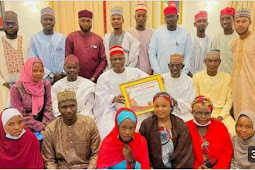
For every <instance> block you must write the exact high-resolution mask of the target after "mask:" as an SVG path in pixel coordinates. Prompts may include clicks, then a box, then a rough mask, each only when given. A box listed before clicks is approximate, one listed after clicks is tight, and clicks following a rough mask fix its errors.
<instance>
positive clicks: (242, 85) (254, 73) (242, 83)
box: [231, 8, 255, 117]
mask: <svg viewBox="0 0 255 170" xmlns="http://www.w3.org/2000/svg"><path fill="white" fill-rule="evenodd" d="M251 22H252V21H251V12H250V10H249V9H246V8H241V9H239V10H238V11H237V12H236V15H235V19H234V25H235V30H236V32H237V33H238V34H239V37H238V38H237V39H235V40H234V41H233V42H232V44H231V49H232V52H233V56H234V58H233V74H232V75H233V100H234V114H235V117H237V115H238V114H239V113H240V112H241V111H243V110H252V111H255V67H254V66H255V35H254V34H253V33H251V31H250V30H249V26H250V25H251Z"/></svg>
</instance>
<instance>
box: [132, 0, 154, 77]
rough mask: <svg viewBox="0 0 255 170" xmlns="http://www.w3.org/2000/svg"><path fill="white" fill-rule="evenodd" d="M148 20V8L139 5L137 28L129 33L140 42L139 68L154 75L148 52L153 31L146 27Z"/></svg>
mask: <svg viewBox="0 0 255 170" xmlns="http://www.w3.org/2000/svg"><path fill="white" fill-rule="evenodd" d="M146 20H147V6H146V5H145V4H137V5H136V11H135V21H136V27H133V28H131V29H130V30H129V32H130V33H131V34H132V35H133V36H134V37H135V38H136V39H138V40H139V42H140V53H139V59H138V64H137V68H139V69H140V70H142V71H143V72H145V73H148V74H149V75H152V74H153V71H152V69H151V65H150V60H149V53H148V50H149V44H150V40H151V36H152V34H153V30H152V29H151V28H147V27H145V26H146Z"/></svg>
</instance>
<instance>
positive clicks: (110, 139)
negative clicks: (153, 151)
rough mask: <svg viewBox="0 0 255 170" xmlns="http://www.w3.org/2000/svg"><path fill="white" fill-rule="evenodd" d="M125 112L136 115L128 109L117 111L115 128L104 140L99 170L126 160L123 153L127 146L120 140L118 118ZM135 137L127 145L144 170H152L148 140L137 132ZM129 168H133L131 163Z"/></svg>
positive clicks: (98, 164) (128, 165) (98, 160)
mask: <svg viewBox="0 0 255 170" xmlns="http://www.w3.org/2000/svg"><path fill="white" fill-rule="evenodd" d="M124 110H128V111H130V112H132V113H133V114H134V115H135V113H134V111H133V110H131V109H128V108H120V109H119V110H118V111H117V113H116V115H115V127H114V128H113V130H112V131H111V132H110V134H109V135H108V136H106V138H105V139H104V140H103V142H102V145H101V147H100V150H99V154H98V159H97V168H99V169H104V168H109V167H111V166H114V165H116V164H118V163H120V162H121V161H123V160H125V157H124V155H123V153H122V150H123V148H124V146H125V144H124V143H123V142H122V141H120V140H119V126H118V124H117V116H118V115H119V114H120V113H121V112H122V111H124ZM135 116H136V115H135ZM136 124H137V121H136ZM133 137H134V140H133V141H131V142H129V143H128V144H127V145H128V146H129V147H130V148H131V150H132V155H133V157H134V159H135V160H136V161H138V162H139V163H140V164H141V168H142V169H150V161H149V153H148V147H147V142H146V139H145V138H144V137H143V136H142V135H141V134H140V133H136V132H135V133H134V135H133ZM127 168H128V169H130V168H131V166H130V164H129V163H127Z"/></svg>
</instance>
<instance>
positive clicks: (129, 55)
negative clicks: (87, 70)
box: [104, 6, 140, 69]
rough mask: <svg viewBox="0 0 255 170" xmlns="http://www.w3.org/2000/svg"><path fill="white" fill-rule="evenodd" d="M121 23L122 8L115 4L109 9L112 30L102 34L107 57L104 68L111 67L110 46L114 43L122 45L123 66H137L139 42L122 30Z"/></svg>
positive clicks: (122, 21) (122, 20)
mask: <svg viewBox="0 0 255 170" xmlns="http://www.w3.org/2000/svg"><path fill="white" fill-rule="evenodd" d="M123 23H124V19H123V15H122V8H121V7H119V6H116V7H114V8H113V9H112V10H111V24H112V27H113V29H114V31H113V32H112V33H108V34H106V35H105V36H104V46H105V55H106V59H107V67H106V69H110V68H112V66H111V61H110V48H111V47H112V46H115V45H119V46H122V47H123V49H124V55H125V67H137V63H138V57H139V52H140V42H139V41H138V40H137V39H136V38H135V37H134V36H132V34H130V33H129V32H127V31H123V30H122V25H123Z"/></svg>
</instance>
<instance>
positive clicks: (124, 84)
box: [119, 74, 165, 116]
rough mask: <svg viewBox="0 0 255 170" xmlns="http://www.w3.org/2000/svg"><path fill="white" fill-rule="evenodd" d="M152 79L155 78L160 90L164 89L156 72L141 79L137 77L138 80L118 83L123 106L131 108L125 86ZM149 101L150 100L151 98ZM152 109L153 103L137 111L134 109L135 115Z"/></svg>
mask: <svg viewBox="0 0 255 170" xmlns="http://www.w3.org/2000/svg"><path fill="white" fill-rule="evenodd" d="M154 80H157V82H158V85H159V89H160V91H165V85H164V83H163V81H162V77H161V75H160V74H156V75H152V76H149V77H145V78H142V79H139V80H134V81H129V82H126V83H122V84H120V85H119V87H120V91H121V94H122V95H123V96H124V98H125V106H126V107H128V108H131V109H132V107H131V101H130V100H129V97H128V93H127V91H126V88H129V87H132V86H136V85H139V84H143V83H147V82H150V81H154ZM151 102H152V99H151ZM153 110H154V108H153V105H152V104H151V105H148V106H146V107H145V108H142V109H140V110H139V111H135V113H136V115H137V116H139V115H142V114H144V113H148V112H151V111H153Z"/></svg>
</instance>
